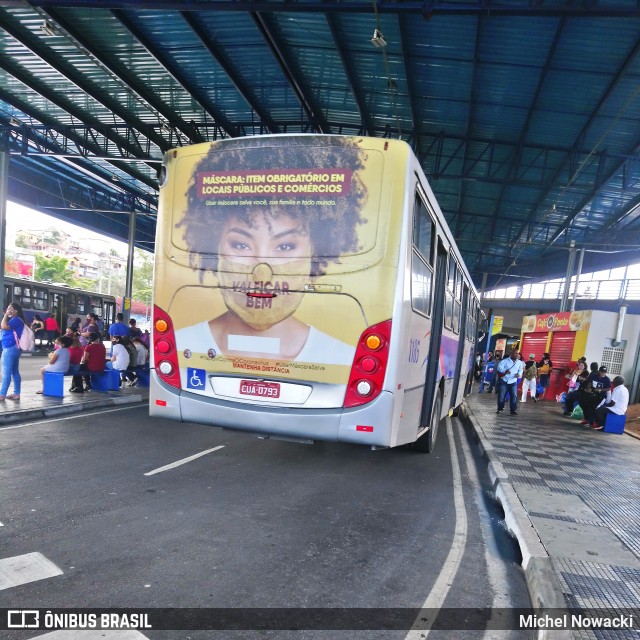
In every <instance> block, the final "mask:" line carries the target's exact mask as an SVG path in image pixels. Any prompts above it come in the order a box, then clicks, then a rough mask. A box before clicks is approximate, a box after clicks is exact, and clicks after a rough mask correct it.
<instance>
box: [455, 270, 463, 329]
mask: <svg viewBox="0 0 640 640" xmlns="http://www.w3.org/2000/svg"><path fill="white" fill-rule="evenodd" d="M455 279H456V282H455V290H454V293H453V330H454V331H455V332H456V333H460V319H461V318H460V317H461V315H462V272H461V271H460V267H459V266H458V265H457V263H455Z"/></svg>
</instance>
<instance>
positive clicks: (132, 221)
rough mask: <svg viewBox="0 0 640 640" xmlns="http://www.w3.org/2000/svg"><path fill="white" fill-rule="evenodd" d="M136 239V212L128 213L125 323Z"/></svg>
mask: <svg viewBox="0 0 640 640" xmlns="http://www.w3.org/2000/svg"><path fill="white" fill-rule="evenodd" d="M135 239H136V212H135V211H132V212H131V213H130V214H129V250H128V253H127V280H126V284H125V289H124V299H123V301H122V315H124V321H125V323H128V322H129V318H130V317H131V300H132V298H133V254H134V249H135V245H134V243H135Z"/></svg>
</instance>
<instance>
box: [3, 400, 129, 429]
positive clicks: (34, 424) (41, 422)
mask: <svg viewBox="0 0 640 640" xmlns="http://www.w3.org/2000/svg"><path fill="white" fill-rule="evenodd" d="M139 408H140V406H139V405H131V406H128V407H118V408H117V409H105V410H100V411H98V410H96V411H87V412H86V413H85V412H83V413H82V415H83V416H87V417H88V416H95V415H96V414H103V413H112V412H114V411H125V410H126V409H139ZM79 417H80V416H79V415H78V414H77V413H74V414H73V415H71V416H65V417H64V418H49V419H48V420H38V421H36V422H25V423H24V424H16V425H14V426H12V427H0V431H11V429H23V428H24V427H33V426H37V425H39V424H51V423H52V422H62V421H63V420H77V419H78V418H79Z"/></svg>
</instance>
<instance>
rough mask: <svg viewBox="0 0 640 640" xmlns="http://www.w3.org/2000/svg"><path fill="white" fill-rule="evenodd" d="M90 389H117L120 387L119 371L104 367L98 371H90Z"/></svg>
mask: <svg viewBox="0 0 640 640" xmlns="http://www.w3.org/2000/svg"><path fill="white" fill-rule="evenodd" d="M89 375H90V376H91V389H93V390H94V391H118V390H119V389H120V372H119V371H117V370H116V369H105V370H104V371H101V372H100V373H90V374H89Z"/></svg>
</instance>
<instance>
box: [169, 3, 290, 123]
mask: <svg viewBox="0 0 640 640" xmlns="http://www.w3.org/2000/svg"><path fill="white" fill-rule="evenodd" d="M179 13H180V16H181V17H182V19H183V20H184V21H185V23H186V24H188V25H189V27H190V28H191V30H192V31H193V32H194V34H195V35H196V36H197V37H198V39H199V40H200V42H201V44H202V46H203V47H204V48H205V49H206V50H207V51H208V52H209V53H210V54H211V56H212V57H213V58H214V60H215V61H216V62H217V63H218V64H219V65H220V67H221V68H222V70H223V71H224V72H225V73H226V74H227V77H228V78H229V80H230V81H231V83H232V84H233V86H234V87H235V88H236V91H237V92H238V93H239V94H240V95H241V96H242V98H243V100H244V101H245V102H246V103H247V104H248V105H249V107H250V108H251V110H252V111H253V112H254V113H255V114H256V115H257V116H258V117H259V118H260V120H261V124H262V125H263V126H264V128H265V129H266V131H268V132H270V133H280V127H279V126H278V124H277V123H276V122H275V120H274V119H273V118H272V117H271V116H270V115H269V114H268V113H267V112H266V111H265V110H264V109H263V108H262V107H261V106H260V103H259V101H258V99H257V98H256V96H255V95H254V92H253V90H252V89H251V87H250V86H249V85H248V84H247V83H246V82H245V81H244V80H243V79H242V78H241V77H240V75H239V74H238V73H237V72H236V69H235V68H234V66H233V65H232V64H231V61H230V60H229V59H228V58H227V56H226V54H225V53H224V52H223V51H222V49H221V48H220V47H218V46H216V44H215V43H214V42H213V39H212V38H211V37H210V35H209V34H208V33H207V31H206V30H205V29H204V27H203V26H202V22H201V21H200V20H199V19H198V17H197V15H196V14H195V13H190V12H188V11H180V12H179Z"/></svg>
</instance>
